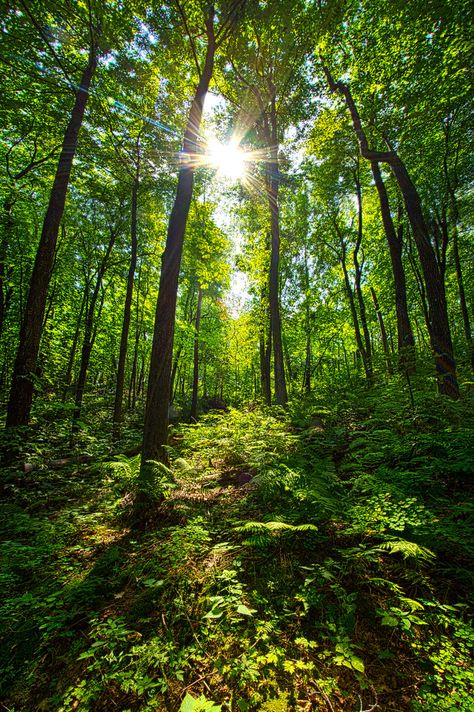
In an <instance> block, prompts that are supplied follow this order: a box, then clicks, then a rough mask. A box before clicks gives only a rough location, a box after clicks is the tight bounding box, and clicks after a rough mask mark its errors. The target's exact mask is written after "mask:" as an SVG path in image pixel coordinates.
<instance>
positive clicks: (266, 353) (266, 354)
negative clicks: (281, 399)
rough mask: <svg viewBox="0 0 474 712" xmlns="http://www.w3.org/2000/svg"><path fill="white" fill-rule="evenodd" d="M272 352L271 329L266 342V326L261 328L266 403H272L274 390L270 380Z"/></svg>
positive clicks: (262, 379) (261, 364)
mask: <svg viewBox="0 0 474 712" xmlns="http://www.w3.org/2000/svg"><path fill="white" fill-rule="evenodd" d="M271 353H272V337H271V330H270V329H269V330H268V339H267V342H266V343H265V328H264V326H262V327H261V329H260V376H261V382H262V394H263V398H264V401H265V403H266V405H271V402H272V391H271V381H270V363H271Z"/></svg>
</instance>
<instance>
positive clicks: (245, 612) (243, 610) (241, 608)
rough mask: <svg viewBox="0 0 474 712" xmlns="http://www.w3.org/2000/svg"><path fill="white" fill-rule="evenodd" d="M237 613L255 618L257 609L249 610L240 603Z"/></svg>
mask: <svg viewBox="0 0 474 712" xmlns="http://www.w3.org/2000/svg"><path fill="white" fill-rule="evenodd" d="M237 613H240V615H242V616H253V614H254V613H256V609H255V608H247V606H245V605H244V604H243V603H240V604H239V605H238V606H237Z"/></svg>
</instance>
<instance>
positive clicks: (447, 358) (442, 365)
mask: <svg viewBox="0 0 474 712" xmlns="http://www.w3.org/2000/svg"><path fill="white" fill-rule="evenodd" d="M324 72H325V74H326V78H327V80H328V84H329V87H330V89H331V91H337V92H339V93H341V94H342V95H343V96H344V99H345V101H346V105H347V107H348V109H349V112H350V114H351V119H352V124H353V127H354V132H355V134H356V136H357V140H358V143H359V150H360V154H361V156H362V157H363V158H366V159H367V160H369V161H377V162H383V163H387V164H388V165H389V166H390V169H391V171H392V173H393V175H394V176H395V179H396V181H397V183H398V187H399V188H400V191H401V193H402V196H403V201H404V204H405V209H406V211H407V215H408V219H409V221H410V225H411V228H412V231H413V238H414V240H415V245H416V248H417V250H418V255H419V258H420V265H421V269H422V271H423V277H424V281H425V286H426V297H427V300H428V307H429V321H430V344H431V350H432V352H433V355H434V360H435V365H436V372H437V377H438V390H439V392H440V393H442V394H444V395H448V396H450V397H451V398H459V384H458V380H457V375H456V362H455V359H454V351H453V344H452V339H451V330H450V327H449V318H448V309H447V303H446V293H445V287H444V281H443V274H442V269H441V268H440V264H439V263H438V261H437V259H436V253H435V251H434V249H433V246H432V243H431V239H430V232H429V229H428V225H427V223H426V220H425V217H424V215H423V209H422V206H421V200H420V196H419V194H418V191H417V190H416V187H415V185H414V184H413V181H412V180H411V177H410V174H409V173H408V171H407V168H406V166H405V164H404V163H403V161H402V160H401V158H400V156H399V155H398V154H397V153H396V152H395V151H394V150H393V149H391V150H389V151H372V150H371V149H370V148H369V144H368V141H367V137H366V135H365V132H364V130H363V128H362V123H361V120H360V116H359V112H358V110H357V107H356V105H355V102H354V99H353V98H352V94H351V92H350V90H349V88H348V87H347V85H346V84H344V83H343V82H334V80H333V78H332V76H331V74H330V72H329V70H328V68H327V67H326V66H324Z"/></svg>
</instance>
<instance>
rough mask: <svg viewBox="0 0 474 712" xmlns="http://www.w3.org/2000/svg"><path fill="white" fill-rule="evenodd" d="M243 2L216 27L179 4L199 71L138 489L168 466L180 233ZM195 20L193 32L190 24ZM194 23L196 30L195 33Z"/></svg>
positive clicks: (164, 272)
mask: <svg viewBox="0 0 474 712" xmlns="http://www.w3.org/2000/svg"><path fill="white" fill-rule="evenodd" d="M242 5H243V2H236V3H234V4H231V5H230V7H226V6H224V7H223V8H222V19H221V21H220V23H219V24H217V20H218V19H220V18H219V17H216V13H215V11H214V8H213V7H212V6H211V7H209V8H208V9H207V12H206V14H205V16H204V18H203V19H202V20H201V18H200V17H199V13H198V19H197V20H196V18H195V17H192V18H191V17H189V16H186V14H185V12H184V10H183V8H182V7H181V6H180V5H178V7H179V11H180V13H181V15H182V18H183V24H184V27H185V29H186V32H187V33H188V35H189V39H190V43H191V49H192V53H193V57H194V60H195V63H196V69H197V72H198V77H199V80H198V84H197V87H196V90H195V92H194V96H193V99H192V102H191V106H190V110H189V117H188V121H187V124H186V128H185V131H184V139H183V147H182V151H181V166H180V169H179V175H178V185H177V189H176V197H175V201H174V204H173V208H172V210H171V215H170V220H169V224H168V232H167V237H166V246H165V250H164V253H163V256H162V263H161V275H160V286H159V292H158V301H157V305H156V314H155V328H154V334H153V345H152V352H151V362H150V371H149V376H148V388H147V402H146V408H145V421H144V428H143V447H142V469H141V486H142V488H143V490H146V489H147V484H148V477H149V474H148V472H149V469H148V468H147V464H146V463H147V462H148V460H159V461H161V462H166V461H167V453H166V449H165V445H166V443H167V442H168V408H169V402H170V385H171V371H172V353H173V339H174V325H175V324H174V323H175V314H176V300H177V293H178V278H179V268H180V263H181V255H182V250H183V241H184V233H185V230H186V222H187V218H188V213H189V207H190V204H191V199H192V193H193V181H194V170H195V162H196V156H197V155H198V154H199V152H200V145H199V129H200V126H201V119H202V112H203V106H204V100H205V97H206V94H207V91H208V89H209V84H210V82H211V79H212V74H213V69H214V57H215V53H216V50H218V49H219V47H220V46H221V45H222V43H223V42H225V41H226V39H227V38H228V36H229V35H230V34H231V32H232V31H233V28H234V25H235V22H236V19H237V17H238V15H239V13H240V11H241V8H242ZM191 21H193V23H195V24H194V27H191V28H189V27H188V23H190V22H191ZM196 24H197V26H198V28H199V29H196ZM201 30H204V34H205V38H206V43H205V56H204V60H203V61H202V60H201V61H202V65H201V62H200V59H199V57H198V47H197V43H196V42H195V40H194V39H193V36H192V35H191V34H190V33H191V32H200V31H201Z"/></svg>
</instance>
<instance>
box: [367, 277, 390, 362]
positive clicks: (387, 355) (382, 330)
mask: <svg viewBox="0 0 474 712" xmlns="http://www.w3.org/2000/svg"><path fill="white" fill-rule="evenodd" d="M370 293H371V295H372V300H373V302H374V307H375V311H376V314H377V319H378V322H379V327H380V336H381V338H382V347H383V352H384V354H385V360H386V362H387V373H388V374H389V375H391V374H392V373H393V368H392V361H391V358H390V348H389V346H388V339H387V331H386V329H385V324H384V320H383V316H382V312H381V310H380V306H379V301H378V299H377V295H376V293H375V289H374V288H373V287H371V288H370Z"/></svg>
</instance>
